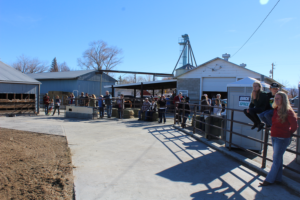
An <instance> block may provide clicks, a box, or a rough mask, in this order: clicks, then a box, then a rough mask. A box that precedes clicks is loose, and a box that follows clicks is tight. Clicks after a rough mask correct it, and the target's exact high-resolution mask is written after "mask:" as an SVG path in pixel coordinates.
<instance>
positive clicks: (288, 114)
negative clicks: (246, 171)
mask: <svg viewBox="0 0 300 200" xmlns="http://www.w3.org/2000/svg"><path fill="white" fill-rule="evenodd" d="M273 108H274V113H273V117H272V127H271V138H272V145H273V164H272V167H271V170H270V172H269V173H268V175H267V177H266V179H265V181H264V182H262V183H260V185H261V186H268V185H271V184H273V183H274V182H278V183H281V181H282V167H283V154H284V153H285V151H286V148H287V147H288V146H289V145H290V143H291V137H292V134H293V133H294V132H295V131H296V130H297V128H298V125H297V117H296V114H295V112H294V111H293V109H292V107H291V105H290V102H289V99H288V96H287V95H286V94H285V93H284V92H278V93H277V94H276V95H275V102H274V103H273Z"/></svg>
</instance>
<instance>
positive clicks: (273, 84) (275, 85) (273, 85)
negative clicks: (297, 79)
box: [271, 83, 279, 88]
mask: <svg viewBox="0 0 300 200" xmlns="http://www.w3.org/2000/svg"><path fill="white" fill-rule="evenodd" d="M271 88H279V85H278V83H271Z"/></svg>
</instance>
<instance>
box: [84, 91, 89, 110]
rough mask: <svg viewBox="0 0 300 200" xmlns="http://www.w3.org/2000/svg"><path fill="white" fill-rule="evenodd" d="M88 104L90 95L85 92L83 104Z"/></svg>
mask: <svg viewBox="0 0 300 200" xmlns="http://www.w3.org/2000/svg"><path fill="white" fill-rule="evenodd" d="M89 104H90V97H89V94H88V93H85V101H84V106H86V107H88V106H89Z"/></svg>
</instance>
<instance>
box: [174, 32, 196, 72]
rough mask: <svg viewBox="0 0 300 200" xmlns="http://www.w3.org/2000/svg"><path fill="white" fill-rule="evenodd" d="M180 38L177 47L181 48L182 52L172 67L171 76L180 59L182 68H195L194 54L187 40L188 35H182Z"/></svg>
mask: <svg viewBox="0 0 300 200" xmlns="http://www.w3.org/2000/svg"><path fill="white" fill-rule="evenodd" d="M181 37H182V38H180V39H179V42H178V43H179V45H180V46H182V51H181V54H180V56H179V59H178V61H177V63H176V65H175V67H174V70H173V72H172V74H174V71H175V70H176V67H177V65H178V63H179V61H180V59H182V66H185V65H187V64H189V65H190V64H191V66H193V65H194V62H195V65H196V66H197V63H196V59H195V56H194V52H193V49H192V46H191V43H190V39H189V35H188V34H184V35H182V36H181Z"/></svg>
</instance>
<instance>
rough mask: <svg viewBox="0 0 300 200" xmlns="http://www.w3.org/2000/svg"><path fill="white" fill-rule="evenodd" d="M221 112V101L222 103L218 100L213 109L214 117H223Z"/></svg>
mask: <svg viewBox="0 0 300 200" xmlns="http://www.w3.org/2000/svg"><path fill="white" fill-rule="evenodd" d="M221 112H222V105H221V101H220V99H218V98H216V99H215V104H214V108H213V114H214V115H221Z"/></svg>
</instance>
